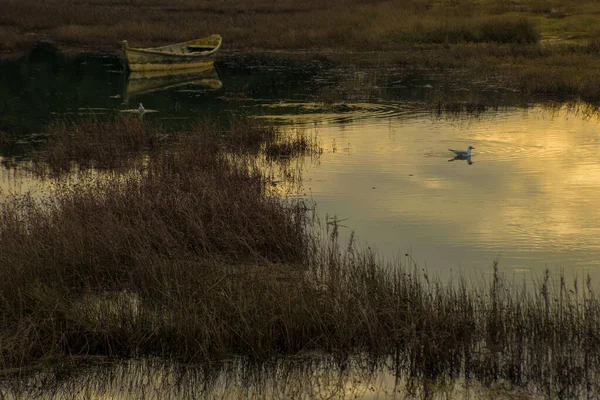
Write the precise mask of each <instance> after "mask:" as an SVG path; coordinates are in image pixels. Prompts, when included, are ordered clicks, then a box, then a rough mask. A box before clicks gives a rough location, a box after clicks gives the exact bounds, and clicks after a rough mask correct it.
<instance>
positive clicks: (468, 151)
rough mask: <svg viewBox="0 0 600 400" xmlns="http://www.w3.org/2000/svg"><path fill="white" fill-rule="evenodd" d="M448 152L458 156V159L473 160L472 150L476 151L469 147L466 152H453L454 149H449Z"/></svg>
mask: <svg viewBox="0 0 600 400" xmlns="http://www.w3.org/2000/svg"><path fill="white" fill-rule="evenodd" d="M448 150H450V151H451V152H453V153H454V154H456V155H457V156H458V157H464V158H471V150H475V147H473V146H469V148H468V149H467V150H466V151H465V150H452V149H448Z"/></svg>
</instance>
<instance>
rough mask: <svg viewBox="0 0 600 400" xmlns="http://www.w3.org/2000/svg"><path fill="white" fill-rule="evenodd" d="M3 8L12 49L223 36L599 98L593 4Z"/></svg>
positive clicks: (50, 4)
mask: <svg viewBox="0 0 600 400" xmlns="http://www.w3.org/2000/svg"><path fill="white" fill-rule="evenodd" d="M3 7H4V8H3V9H4V10H5V12H4V13H3V14H2V15H0V50H4V51H5V52H16V51H19V50H22V51H26V50H28V49H30V48H31V46H32V45H33V44H34V43H36V42H38V41H40V40H50V41H53V42H56V43H57V44H59V46H60V47H64V48H75V49H79V50H99V51H107V52H119V51H120V47H119V46H120V42H121V40H123V39H127V40H128V41H129V43H130V45H132V46H141V47H149V46H155V45H162V44H166V43H173V42H180V41H183V40H187V39H189V38H195V37H201V36H205V35H208V34H210V33H220V34H221V35H222V36H223V37H224V45H223V49H222V52H227V51H232V50H233V51H240V50H241V51H271V50H277V51H280V50H284V51H292V52H293V51H303V52H304V51H306V50H308V51H309V52H310V54H311V56H315V55H317V54H320V55H321V56H323V55H325V57H332V58H334V59H338V60H343V61H344V62H355V63H359V64H364V63H368V64H371V65H372V64H374V63H378V64H384V65H387V66H390V65H393V66H396V67H409V68H433V69H435V70H438V71H439V70H442V71H444V70H449V69H461V70H464V69H466V70H468V71H469V72H470V76H471V77H472V79H473V80H474V81H482V80H486V79H492V78H494V79H500V80H501V81H502V84H503V85H505V86H507V87H510V88H513V89H516V90H520V91H523V92H524V93H527V94H534V95H543V96H560V97H581V98H583V99H584V100H588V101H598V100H600V95H599V94H598V93H600V76H599V74H598V72H597V71H599V70H600V61H599V57H598V55H599V54H600V52H599V48H600V46H598V43H599V42H600V29H598V28H597V27H598V26H600V13H599V12H600V5H599V4H598V3H597V2H593V1H575V0H569V1H558V0H544V1H541V0H521V1H504V0H478V1H477V0H452V1H450V0H448V1H446V0H444V1H432V0H391V1H363V0H339V1H337V2H330V3H323V2H319V1H316V0H310V1H306V2H303V3H302V4H297V3H296V2H293V1H288V0H284V1H279V2H276V3H273V2H271V1H262V2H261V1H259V2H255V1H253V2H249V1H239V2H218V3H215V2H213V1H186V0H184V1H178V2H176V3H173V2H172V1H166V0H149V1H144V2H140V1H137V0H132V1H128V2H116V1H111V0H106V1H103V2H97V1H75V0H71V1H67V2H64V1H62V0H61V1H59V0H49V1H45V2H39V1H34V0H25V1H21V2H17V1H8V2H4V4H3ZM365 52H367V53H366V54H368V56H367V55H365ZM373 52H376V53H373ZM348 53H351V54H350V56H345V55H342V56H340V55H341V54H348Z"/></svg>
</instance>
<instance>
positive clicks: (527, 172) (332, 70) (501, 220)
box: [0, 46, 600, 281]
mask: <svg viewBox="0 0 600 400" xmlns="http://www.w3.org/2000/svg"><path fill="white" fill-rule="evenodd" d="M0 80H1V85H0V110H1V111H2V112H1V113H0V129H2V130H4V131H6V132H16V133H17V134H19V135H21V136H20V137H22V139H21V140H20V142H19V143H20V145H19V146H16V147H14V146H13V147H10V148H5V149H3V154H2V157H3V164H4V166H5V168H4V169H2V171H1V172H0V185H1V187H2V189H3V191H4V192H19V193H24V192H27V191H29V190H31V189H33V190H37V188H38V187H39V185H40V184H39V183H38V182H36V181H35V180H32V178H29V177H27V176H23V175H19V174H16V173H15V171H14V169H13V168H12V166H13V165H15V164H18V163H19V162H21V161H23V160H27V155H28V154H29V153H30V152H31V151H33V150H35V148H36V146H37V140H36V138H38V137H37V136H36V135H37V133H38V132H41V131H43V126H44V124H46V123H48V122H49V121H51V120H53V119H55V118H57V117H62V118H64V117H67V118H76V117H78V116H81V115H89V114H93V115H96V116H97V117H98V118H101V117H102V116H103V115H111V114H114V113H117V112H128V111H135V110H137V107H138V104H139V103H143V104H144V106H145V108H146V109H147V110H151V111H152V112H150V113H147V114H146V115H145V116H144V118H147V119H148V120H151V121H156V122H158V123H161V124H163V125H166V126H169V125H173V126H178V125H182V124H187V123H193V122H194V121H197V120H199V119H202V118H206V117H208V116H211V117H215V116H216V117H217V118H220V119H222V120H227V119H230V118H232V117H233V116H237V115H250V116H253V117H256V118H259V119H261V120H264V121H265V122H268V123H275V124H277V125H280V126H281V127H282V129H289V130H303V131H305V132H307V133H309V134H311V135H317V136H318V138H319V140H320V143H321V145H322V146H323V148H324V152H323V154H322V155H321V156H320V157H319V158H318V159H316V160H315V159H307V160H305V162H304V163H303V166H304V167H303V178H304V179H303V187H302V190H301V192H300V193H299V195H300V196H305V197H306V198H308V199H310V200H313V201H314V202H315V204H316V209H317V212H318V216H319V217H320V218H321V219H325V218H326V216H327V217H330V218H332V217H335V218H337V219H338V220H341V221H342V222H340V224H341V225H342V227H341V230H340V232H341V235H342V239H345V238H347V237H348V236H349V233H350V232H351V231H354V232H355V233H356V237H357V239H358V243H359V244H360V245H362V246H367V245H368V246H371V247H372V248H373V249H376V250H377V251H378V252H379V253H380V254H381V255H382V256H383V257H384V258H386V259H398V258H399V259H401V260H402V261H404V262H408V263H411V264H412V263H415V264H417V265H418V266H419V267H420V268H424V269H427V271H428V272H429V273H430V274H434V275H439V276H440V277H442V278H448V277H449V276H452V275H454V274H456V273H457V272H459V271H460V272H461V273H463V274H464V275H465V276H467V277H468V278H469V279H474V280H477V279H481V278H482V277H483V278H485V274H486V273H489V271H490V270H491V266H492V263H493V261H494V260H498V261H499V262H500V267H501V270H502V271H503V272H504V273H505V274H506V275H507V276H508V277H509V278H510V277H513V276H514V279H516V280H517V281H519V280H522V279H523V277H535V276H538V277H539V276H541V274H542V273H543V271H544V270H545V269H546V268H548V269H549V270H550V272H551V273H552V274H554V275H555V276H557V275H558V274H560V273H561V271H562V272H564V273H565V274H566V275H567V276H568V277H569V278H570V277H579V278H580V279H582V278H583V277H584V276H585V275H587V274H589V275H591V276H592V278H593V280H594V281H599V280H600V269H598V267H597V261H598V260H599V259H600V241H599V240H598V238H599V235H598V234H599V233H600V208H599V207H598V202H599V200H598V199H600V148H599V146H600V124H599V122H598V119H597V118H596V117H595V114H594V110H593V109H590V108H587V109H586V108H585V107H583V106H578V107H577V106H575V107H574V106H570V107H568V106H564V105H560V104H558V105H557V104H554V106H548V103H547V102H546V103H544V104H542V103H540V102H535V101H534V100H532V99H528V98H524V97H522V96H519V95H518V94H515V93H513V92H511V91H509V90H504V89H502V88H499V87H497V86H494V85H492V84H489V83H487V82H476V83H470V84H466V83H464V82H466V81H465V79H464V77H461V76H460V75H455V76H442V75H435V74H432V73H428V72H427V71H425V72H423V71H411V70H406V69H393V68H388V69H377V68H371V69H362V70H361V69H358V68H349V67H341V66H338V65H336V64H335V63H333V62H330V61H324V60H301V61H298V60H296V61H290V60H286V59H281V58H273V57H267V56H255V57H248V56H242V55H230V56H224V57H223V58H222V59H220V60H218V61H217V62H216V63H215V67H214V68H206V69H203V70H199V71H191V72H185V73H182V74H179V75H160V74H154V75H142V76H136V75H129V76H128V74H126V73H124V71H123V68H122V66H121V65H120V61H119V60H118V58H116V57H113V56H102V55H85V56H82V55H78V56H66V55H63V54H61V53H58V52H56V50H54V49H53V48H51V47H44V46H41V47H40V48H37V49H36V50H34V51H33V52H32V53H31V54H30V55H29V56H28V57H26V58H24V59H21V60H17V61H5V62H3V63H1V64H0ZM469 145H471V146H473V147H474V148H475V150H473V156H472V158H471V159H470V160H454V159H453V153H451V152H450V151H449V150H448V149H449V148H456V149H466V148H467V147H468V146H469ZM469 161H470V162H469Z"/></svg>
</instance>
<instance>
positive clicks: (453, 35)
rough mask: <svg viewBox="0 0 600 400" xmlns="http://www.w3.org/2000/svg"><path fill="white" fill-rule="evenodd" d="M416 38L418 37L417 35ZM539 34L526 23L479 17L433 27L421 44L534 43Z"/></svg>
mask: <svg viewBox="0 0 600 400" xmlns="http://www.w3.org/2000/svg"><path fill="white" fill-rule="evenodd" d="M417 35H418V33H417ZM539 39H540V34H539V32H538V30H537V29H536V27H535V24H534V23H533V22H532V21H531V20H528V19H525V18H520V19H515V18H512V17H504V16H503V17H495V16H490V17H480V18H472V19H467V20H465V21H461V22H459V23H457V22H456V21H454V20H451V21H449V22H448V23H441V24H437V23H436V24H433V25H432V26H431V28H430V29H428V30H427V29H426V30H425V31H424V33H423V36H422V41H423V42H426V43H502V44H508V43H519V44H531V43H537V42H538V41H539Z"/></svg>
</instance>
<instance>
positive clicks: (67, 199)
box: [0, 116, 600, 398]
mask: <svg viewBox="0 0 600 400" xmlns="http://www.w3.org/2000/svg"><path fill="white" fill-rule="evenodd" d="M136 117H137V116H136ZM94 130H98V132H105V133H106V135H98V134H96V133H95V132H94ZM109 130H113V131H114V132H115V134H111V133H109V132H108V131H109ZM84 133H85V134H84ZM116 133H118V134H116ZM48 135H49V136H48V144H47V147H46V149H45V151H44V152H41V153H40V154H39V156H38V159H37V160H36V163H38V165H37V167H36V168H35V170H34V171H39V169H40V168H41V165H42V164H43V163H46V165H47V166H48V167H49V169H50V170H51V171H53V172H52V175H51V176H53V177H54V179H55V181H54V182H55V185H56V188H55V190H54V192H52V193H47V194H46V195H45V196H41V197H39V198H36V197H35V196H33V195H26V196H23V197H11V198H8V199H7V200H5V201H4V202H3V203H2V205H1V207H0V255H1V256H0V271H1V273H2V280H1V281H0V294H1V297H0V300H1V301H0V344H1V346H0V348H1V352H0V366H1V368H2V369H3V371H4V373H9V372H11V371H17V372H19V371H30V370H31V368H32V367H34V368H37V367H39V368H42V367H44V366H49V365H53V363H55V362H60V361H61V360H65V359H73V357H78V358H79V359H81V357H84V359H85V358H86V357H92V356H103V357H110V358H114V357H125V358H130V357H133V358H137V357H147V356H158V357H161V358H163V359H169V360H181V361H185V362H194V363H196V362H202V363H204V362H208V361H210V360H219V359H223V358H227V357H231V356H233V355H237V356H243V357H248V358H249V359H252V360H257V361H260V360H268V359H273V358H278V357H282V356H289V355H297V354H303V353H305V352H307V351H310V350H316V351H320V352H323V354H330V355H333V356H335V358H336V359H337V360H339V361H343V360H344V359H346V358H347V357H351V356H352V355H353V354H360V355H362V356H366V357H367V358H368V359H370V360H372V361H373V362H375V363H377V362H380V361H383V360H392V365H393V368H394V369H395V370H396V371H398V373H405V374H408V376H412V377H414V378H419V379H424V381H427V382H431V381H439V382H445V381H447V380H453V379H455V378H458V377H461V376H463V377H466V379H468V380H470V379H474V380H477V381H480V382H483V383H486V384H490V383H491V382H494V381H497V380H506V381H508V382H510V383H511V384H513V385H517V386H521V387H525V388H528V389H529V390H532V391H536V392H541V393H544V394H547V395H552V396H558V397H562V398H572V397H575V396H579V395H581V394H582V393H597V390H598V382H599V380H598V371H599V367H600V346H599V344H600V333H599V332H600V331H599V330H598V324H599V321H600V301H599V299H598V297H597V295H596V294H595V293H594V292H593V290H592V288H591V283H590V282H586V283H584V284H583V285H582V284H581V283H577V282H575V283H574V284H573V285H572V284H567V283H566V282H564V281H561V282H560V283H558V284H557V285H555V286H553V284H552V283H551V281H550V280H549V277H548V276H546V277H544V278H542V279H541V281H540V282H538V283H537V284H536V286H535V287H533V288H531V287H530V288H525V287H515V286H512V285H509V284H508V283H507V282H506V281H505V280H503V279H502V278H501V277H500V276H499V275H498V273H497V272H496V273H495V274H494V276H493V277H492V279H491V281H490V282H489V284H488V285H484V287H482V288H480V289H476V288H470V287H467V285H466V284H465V283H464V282H455V283H454V284H451V285H447V284H442V283H440V282H436V281H432V280H430V279H429V278H428V276H427V275H426V274H424V273H423V272H421V271H419V270H418V269H417V266H416V265H410V264H404V265H386V264H384V263H382V262H381V261H378V260H377V258H376V256H375V254H373V253H372V252H370V251H369V250H358V249H357V248H356V247H355V246H354V245H352V244H351V245H350V246H349V247H348V248H347V249H345V250H344V249H340V247H339V245H338V244H337V241H336V238H337V225H336V224H335V223H328V224H326V227H327V231H326V232H324V233H327V234H326V235H323V237H321V236H319V235H318V233H316V232H318V230H315V229H314V228H315V227H314V226H312V225H311V220H310V219H309V218H308V217H309V210H308V207H307V205H306V204H305V203H304V202H302V201H292V200H289V199H285V198H283V199H282V198H281V197H280V196H277V195H275V194H274V193H273V192H272V191H271V189H272V185H271V184H270V182H269V181H268V180H267V179H266V178H265V177H264V173H263V171H264V168H265V166H267V167H268V165H267V164H269V163H280V162H281V163H284V164H285V163H289V162H290V161H291V158H290V156H294V155H300V156H302V155H311V154H318V152H319V150H318V148H317V147H316V146H317V143H316V142H315V141H314V140H312V139H309V138H305V137H303V136H302V135H301V134H300V133H297V134H296V136H293V135H292V136H287V135H286V134H284V133H283V132H281V131H280V130H278V129H276V128H260V127H258V126H255V125H253V124H251V123H249V122H244V121H238V122H237V123H235V124H232V128H231V129H227V130H222V129H221V130H219V129H217V128H216V127H215V125H213V124H211V123H210V122H205V123H201V124H199V125H198V126H196V127H194V128H192V129H190V130H189V131H185V132H178V133H177V135H176V136H175V137H172V138H170V139H168V140H165V141H162V142H161V144H157V141H156V138H158V137H162V135H163V132H162V131H160V130H157V129H156V128H155V127H153V126H151V125H149V124H147V123H145V122H143V121H139V119H137V118H131V119H130V118H125V119H118V120H115V121H110V122H106V123H100V122H96V123H95V124H90V123H87V122H81V123H76V124H66V123H58V124H56V125H54V126H53V127H52V128H50V129H49V130H48ZM236 138H239V140H240V141H241V142H243V143H245V145H244V146H243V147H242V146H238V145H236V142H237V139H236ZM88 139H89V140H90V143H94V145H93V146H90V145H87V144H84V143H82V141H86V140H88ZM273 143H279V144H280V145H281V144H282V143H286V144H285V145H282V146H280V145H278V146H275V147H272V145H273ZM302 143H303V144H302ZM116 147H120V148H123V149H125V150H124V151H125V152H130V154H129V155H128V157H130V158H131V157H133V158H135V157H136V156H137V158H138V160H139V161H140V162H136V163H129V164H127V168H126V169H122V170H120V169H119V166H122V164H121V163H116V164H110V163H107V164H105V163H99V164H97V165H98V167H97V168H93V169H91V170H89V174H87V173H86V172H85V171H86V170H87V168H86V167H85V165H84V166H83V167H82V166H80V165H79V164H72V165H71V167H70V168H73V167H74V166H77V171H78V174H77V175H75V176H74V175H69V176H70V178H69V179H66V180H65V179H62V178H61V171H69V170H70V171H72V169H68V168H66V167H65V165H68V164H65V161H64V160H65V159H67V158H68V159H70V160H72V161H76V160H78V158H79V157H83V158H84V159H86V160H97V161H98V162H100V161H102V160H104V161H106V160H112V161H111V162H113V161H115V160H117V159H118V157H119V153H115V155H114V157H115V158H114V159H111V158H106V154H107V151H108V150H109V149H114V148H116ZM273 148H277V149H279V148H281V149H284V150H283V151H281V154H280V155H281V156H283V157H274V156H275V150H269V149H273ZM287 148H293V149H300V150H297V152H295V153H294V152H292V153H291V154H290V153H289V152H288V150H287ZM247 149H251V150H250V151H248V150H247ZM267 154H270V156H269V157H267ZM260 160H262V161H260ZM259 161H260V162H259ZM95 162H96V161H93V163H94V164H93V165H96V164H95ZM264 163H267V164H264ZM55 164H56V165H55ZM113 165H116V166H117V168H116V169H115V168H108V167H112V166H113ZM107 168H108V169H107ZM103 171H104V172H103ZM378 360H379V361H378Z"/></svg>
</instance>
